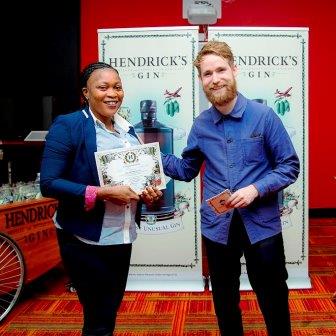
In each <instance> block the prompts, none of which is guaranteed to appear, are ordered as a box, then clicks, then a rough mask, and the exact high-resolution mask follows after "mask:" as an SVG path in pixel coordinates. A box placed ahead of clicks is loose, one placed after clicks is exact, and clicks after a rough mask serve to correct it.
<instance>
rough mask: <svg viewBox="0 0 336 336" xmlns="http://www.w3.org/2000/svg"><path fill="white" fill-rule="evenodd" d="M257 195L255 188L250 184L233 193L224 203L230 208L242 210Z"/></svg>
mask: <svg viewBox="0 0 336 336" xmlns="http://www.w3.org/2000/svg"><path fill="white" fill-rule="evenodd" d="M258 195H259V193H258V190H257V188H256V187H255V186H254V185H253V184H250V185H249V186H247V187H245V188H241V189H239V190H237V191H236V192H234V193H233V194H232V195H231V197H230V198H229V199H228V200H227V201H226V205H227V206H228V207H231V208H244V207H246V206H248V205H250V204H251V203H252V202H253V201H254V200H255V198H256V197H257V196H258Z"/></svg>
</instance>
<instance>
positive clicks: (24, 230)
mask: <svg viewBox="0 0 336 336" xmlns="http://www.w3.org/2000/svg"><path fill="white" fill-rule="evenodd" d="M56 207H57V201H55V200H52V199H40V200H34V201H27V202H17V203H13V204H7V205H6V206H1V207H0V231H1V232H3V233H5V234H7V235H8V236H9V237H11V238H12V239H13V240H14V241H15V242H16V243H18V244H19V245H21V244H25V243H27V244H33V243H38V242H40V241H41V240H48V239H50V236H52V235H54V231H55V228H54V224H53V216H54V214H55V211H56Z"/></svg>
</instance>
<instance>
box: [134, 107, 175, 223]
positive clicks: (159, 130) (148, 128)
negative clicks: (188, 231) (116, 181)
mask: <svg viewBox="0 0 336 336" xmlns="http://www.w3.org/2000/svg"><path fill="white" fill-rule="evenodd" d="M140 113H141V121H140V122H139V123H138V124H136V125H135V126H134V129H135V131H136V133H137V134H138V135H139V136H140V138H141V139H142V140H143V142H144V143H151V142H158V143H159V144H160V150H161V152H162V153H164V154H172V153H173V129H172V128H171V127H168V126H166V125H164V124H162V123H160V122H159V121H158V120H157V107H156V101H155V100H142V101H141V102H140ZM162 192H163V195H162V197H161V199H160V200H159V201H158V202H155V203H154V204H153V205H150V206H149V205H145V204H144V205H143V206H142V216H141V219H142V220H145V221H146V222H148V223H153V224H154V223H155V222H156V221H157V220H167V219H171V218H173V217H174V212H175V204H174V180H172V179H170V180H169V181H168V182H167V184H166V189H164V190H162Z"/></svg>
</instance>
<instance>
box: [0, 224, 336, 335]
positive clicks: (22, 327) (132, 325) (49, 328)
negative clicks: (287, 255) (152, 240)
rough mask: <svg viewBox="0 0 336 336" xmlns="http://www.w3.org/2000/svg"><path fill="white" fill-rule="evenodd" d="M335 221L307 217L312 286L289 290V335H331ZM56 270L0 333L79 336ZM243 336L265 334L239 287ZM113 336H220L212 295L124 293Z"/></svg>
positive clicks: (70, 299) (335, 330)
mask: <svg viewBox="0 0 336 336" xmlns="http://www.w3.org/2000/svg"><path fill="white" fill-rule="evenodd" d="M335 237H336V219H312V220H311V221H310V239H309V240H310V242H309V243H310V247H309V250H310V259H309V260H310V267H309V270H310V277H311V281H312V288H311V289H305V290H291V291H290V309H291V318H292V329H293V336H308V335H309V336H324V335H333V336H335V335H336V302H333V301H332V300H331V296H332V293H333V292H334V291H335V290H336V239H335ZM65 283H66V278H65V276H64V274H63V271H62V269H61V268H59V269H55V270H53V271H52V272H50V273H49V274H47V275H46V276H44V277H42V278H41V279H39V280H38V281H36V282H34V283H33V284H31V285H30V286H28V288H27V289H26V290H25V292H24V295H23V296H22V298H21V300H20V302H19V303H18V304H17V305H16V307H15V308H14V310H13V311H12V312H11V314H10V315H9V316H8V317H7V318H6V319H5V321H3V322H2V325H1V326H0V335H2V336H46V335H49V336H56V335H57V336H80V328H81V323H82V315H81V307H80V305H79V303H78V301H77V298H76V295H75V294H74V293H70V292H67V291H66V290H65V287H64V284H65ZM241 306H242V310H243V322H244V329H245V336H266V332H265V326H264V322H263V319H262V316H261V314H260V311H259V308H258V305H257V302H256V298H255V295H254V293H253V292H251V291H243V292H242V302H241ZM115 335H116V336H216V335H217V336H219V332H218V330H217V325H216V320H215V315H214V310H213V305H212V300H211V293H210V292H209V291H205V292H202V293H157V292H151V293H148V292H127V293H126V295H125V299H124V301H123V303H122V306H121V309H120V313H119V316H118V319H117V329H116V333H115Z"/></svg>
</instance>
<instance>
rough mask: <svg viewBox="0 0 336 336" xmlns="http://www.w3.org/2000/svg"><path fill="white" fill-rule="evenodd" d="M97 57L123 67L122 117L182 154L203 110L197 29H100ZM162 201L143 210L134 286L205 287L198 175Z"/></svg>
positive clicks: (166, 149) (148, 139) (170, 189)
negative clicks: (194, 61) (197, 59)
mask: <svg viewBox="0 0 336 336" xmlns="http://www.w3.org/2000/svg"><path fill="white" fill-rule="evenodd" d="M98 49H99V59H100V60H101V61H104V62H106V63H109V64H111V65H112V66H113V67H115V68H117V69H118V71H119V74H120V76H121V79H122V81H123V86H124V90H125V98H124V102H123V106H122V107H121V109H120V111H119V114H121V115H122V116H123V117H125V118H126V119H127V120H128V121H130V122H131V123H132V124H133V125H135V129H136V132H137V133H138V134H139V135H140V136H141V137H142V139H143V140H144V142H145V143H152V142H159V144H160V149H161V151H162V152H163V153H174V154H176V155H177V156H180V155H181V152H182V149H183V148H184V147H185V146H186V141H187V135H188V133H189V130H190V128H191V125H192V123H193V120H194V118H195V116H196V115H197V114H198V113H199V108H198V106H199V102H198V78H197V73H196V69H195V68H194V67H193V65H192V62H193V59H194V58H195V56H196V54H197V52H198V27H174V28H129V29H102V30H98ZM166 182H167V186H166V189H165V190H164V191H163V198H162V200H161V203H160V204H159V206H156V207H146V206H144V207H143V209H142V221H141V229H140V230H139V231H138V239H137V240H136V242H135V243H134V248H133V253H132V260H131V269H130V275H129V281H128V285H127V288H128V289H129V290H133V289H134V290H167V291H171V290H174V291H178V290H182V291H183V290H195V291H200V290H203V289H204V286H203V280H202V255H201V252H202V251H201V235H200V229H199V227H200V226H199V205H200V194H199V192H200V187H199V179H195V180H194V181H192V182H190V183H185V182H179V181H173V180H171V179H169V178H167V179H166Z"/></svg>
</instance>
